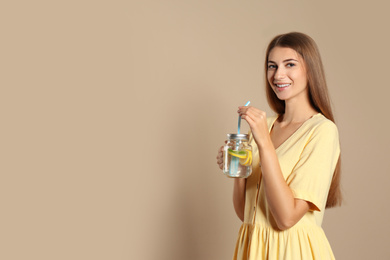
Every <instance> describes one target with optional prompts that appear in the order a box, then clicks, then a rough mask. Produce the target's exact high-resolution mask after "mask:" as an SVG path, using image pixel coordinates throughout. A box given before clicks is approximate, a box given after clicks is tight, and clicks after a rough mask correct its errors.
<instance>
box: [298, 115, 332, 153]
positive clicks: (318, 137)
mask: <svg viewBox="0 0 390 260" xmlns="http://www.w3.org/2000/svg"><path fill="white" fill-rule="evenodd" d="M306 133H307V138H308V139H307V141H308V142H314V143H322V144H325V143H327V144H328V145H331V144H334V145H338V144H339V132H338V129H337V126H336V124H335V123H333V122H332V121H331V120H329V119H327V118H326V117H325V116H324V115H322V114H317V115H315V116H313V117H312V118H311V119H310V121H309V122H308V124H307V125H306ZM325 146H326V145H325Z"/></svg>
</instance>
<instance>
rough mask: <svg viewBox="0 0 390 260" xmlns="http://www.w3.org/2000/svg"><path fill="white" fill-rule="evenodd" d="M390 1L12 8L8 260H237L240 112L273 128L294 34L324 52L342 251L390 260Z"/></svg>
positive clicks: (4, 71) (1, 234) (337, 248)
mask: <svg viewBox="0 0 390 260" xmlns="http://www.w3.org/2000/svg"><path fill="white" fill-rule="evenodd" d="M7 2H8V3H7ZM11 2H12V3H11ZM385 2H386V1H376V0H374V1H309V0H300V1H260V0H256V1H254V0H245V1H231V0H226V1H217V0H207V1H204V0H187V1H186V0H184V1H178V0H177V1H173V0H167V1H130V2H129V1H86V0H81V1H80V0H79V1H3V2H2V3H1V6H0V12H1V13H0V26H1V41H0V46H1V48H0V52H1V55H0V64H1V77H0V80H1V84H0V86H1V95H0V98H1V102H0V106H1V107H0V111H1V143H0V144H1V145H0V149H1V163H0V167H1V171H0V174H1V179H0V201H1V213H0V220H1V221H0V225H1V229H0V239H1V240H0V259H4V260H13V259H40V260H46V259H50V260H52V259H58V260H60V259H94V260H99V259H118V260H122V259H147V260H149V259H164V260H165V259H167V260H168V259H169V260H171V259H230V258H231V256H232V254H233V250H234V245H235V241H236V236H237V233H238V229H239V226H240V222H239V220H238V218H237V217H236V216H235V213H234V211H233V206H232V202H231V197H232V180H230V179H228V178H226V177H224V176H223V175H222V173H221V172H220V171H219V169H218V168H217V166H216V164H215V156H216V150H217V149H218V147H219V146H221V145H222V144H223V142H224V140H225V137H226V134H227V133H231V132H235V131H236V127H237V114H236V109H237V106H239V105H242V104H244V103H245V102H246V101H247V100H250V101H251V102H252V105H253V106H256V107H258V108H262V109H264V110H265V111H267V112H268V113H269V114H271V111H270V109H269V108H268V106H267V103H266V100H265V97H264V87H263V60H264V51H265V48H266V45H267V43H268V42H269V41H270V40H271V38H272V37H273V36H275V35H276V34H279V33H285V32H290V31H301V32H305V33H307V34H309V35H311V36H312V37H313V38H314V39H315V40H316V42H317V43H318V45H319V47H320V50H321V53H322V56H323V60H324V64H325V68H326V73H327V78H328V83H329V88H330V94H331V97H332V100H333V105H334V109H335V114H336V119H337V123H338V126H339V131H340V137H341V144H342V156H343V180H342V181H343V191H344V195H345V204H344V206H343V207H341V208H336V209H332V210H328V211H327V212H326V214H325V222H324V230H325V232H326V234H327V236H328V239H329V241H330V243H331V245H332V247H333V250H334V253H335V255H336V257H337V259H390V247H389V246H388V236H389V235H388V234H389V232H390V224H389V221H388V220H389V218H390V210H389V207H388V206H387V205H388V204H389V195H390V192H389V190H390V189H389V181H390V177H389V173H390V162H389V152H388V147H389V146H390V138H389V130H388V115H387V114H388V113H387V112H388V111H387V108H388V97H389V94H390V91H389V89H388V88H389V83H388V81H389V78H388V77H389V63H390V55H389V47H388V46H390V39H389V33H388V25H389V21H390V19H389V15H388V10H389V8H388V6H386V5H385ZM243 128H244V131H246V130H248V127H247V125H246V124H243Z"/></svg>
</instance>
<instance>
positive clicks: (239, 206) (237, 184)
mask: <svg viewBox="0 0 390 260" xmlns="http://www.w3.org/2000/svg"><path fill="white" fill-rule="evenodd" d="M245 186H246V179H241V178H240V179H234V188H233V205H234V210H235V211H236V214H237V217H238V218H239V219H241V221H242V222H244V212H245Z"/></svg>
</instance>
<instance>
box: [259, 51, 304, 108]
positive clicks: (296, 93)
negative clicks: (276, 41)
mask: <svg viewBox="0 0 390 260" xmlns="http://www.w3.org/2000/svg"><path fill="white" fill-rule="evenodd" d="M267 66H268V67H267V79H268V82H269V84H270V86H271V88H272V89H273V91H274V92H275V94H276V96H277V97H278V98H279V99H280V100H285V101H288V100H293V99H296V100H299V99H301V98H304V99H307V97H308V87H307V75H306V70H305V62H304V60H303V59H302V57H301V56H300V55H299V54H298V53H297V52H296V51H295V50H293V49H290V48H285V47H275V48H273V49H272V50H271V52H270V53H269V56H268V64H267Z"/></svg>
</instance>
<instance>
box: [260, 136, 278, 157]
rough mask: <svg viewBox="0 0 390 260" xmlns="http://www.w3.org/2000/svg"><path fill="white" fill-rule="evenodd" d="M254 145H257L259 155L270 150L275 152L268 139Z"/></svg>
mask: <svg viewBox="0 0 390 260" xmlns="http://www.w3.org/2000/svg"><path fill="white" fill-rule="evenodd" d="M256 144H257V147H258V149H259V152H260V153H262V152H265V151H269V150H272V149H274V150H275V148H274V145H273V143H272V140H271V138H270V137H268V138H266V139H264V140H262V141H261V142H256Z"/></svg>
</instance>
